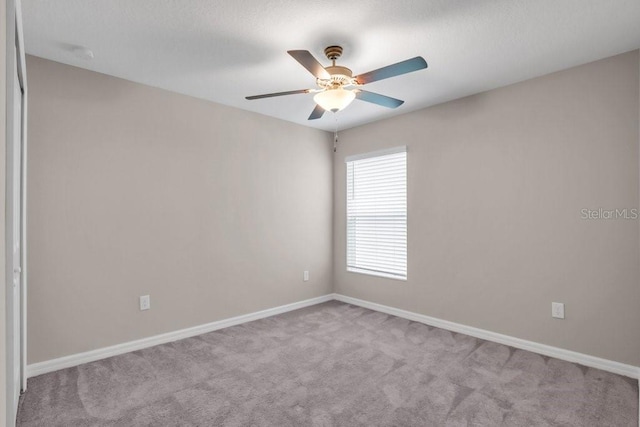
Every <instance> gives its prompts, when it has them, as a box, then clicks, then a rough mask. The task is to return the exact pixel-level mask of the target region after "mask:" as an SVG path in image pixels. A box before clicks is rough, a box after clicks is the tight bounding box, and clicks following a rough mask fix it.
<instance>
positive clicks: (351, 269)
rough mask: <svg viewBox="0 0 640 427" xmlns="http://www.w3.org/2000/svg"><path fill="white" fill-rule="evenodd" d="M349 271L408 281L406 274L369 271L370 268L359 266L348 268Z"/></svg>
mask: <svg viewBox="0 0 640 427" xmlns="http://www.w3.org/2000/svg"><path fill="white" fill-rule="evenodd" d="M347 272H348V273H358V274H366V275H367V276H376V277H383V278H385V279H393V280H399V281H401V282H406V281H407V278H406V276H405V277H402V276H395V275H393V274H388V273H381V272H375V271H369V270H361V269H359V268H347Z"/></svg>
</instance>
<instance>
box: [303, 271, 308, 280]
mask: <svg viewBox="0 0 640 427" xmlns="http://www.w3.org/2000/svg"><path fill="white" fill-rule="evenodd" d="M302 280H304V281H305V282H308V281H309V271H308V270H305V271H304V273H303V275H302Z"/></svg>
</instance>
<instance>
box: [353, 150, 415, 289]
mask: <svg viewBox="0 0 640 427" xmlns="http://www.w3.org/2000/svg"><path fill="white" fill-rule="evenodd" d="M345 161H346V163H347V271H353V272H357V273H365V274H373V275H376V276H384V277H390V278H394V279H401V280H406V279H407V150H406V147H398V148H394V149H390V150H385V151H379V152H375V153H369V154H362V155H357V156H350V157H347V158H346V159H345Z"/></svg>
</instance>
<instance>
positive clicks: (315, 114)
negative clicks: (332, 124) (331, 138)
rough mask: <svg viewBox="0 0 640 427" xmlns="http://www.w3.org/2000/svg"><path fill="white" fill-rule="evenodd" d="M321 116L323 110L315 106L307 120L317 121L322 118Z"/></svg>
mask: <svg viewBox="0 0 640 427" xmlns="http://www.w3.org/2000/svg"><path fill="white" fill-rule="evenodd" d="M323 114H324V108H322V107H321V106H319V105H316V108H314V109H313V111H312V112H311V115H310V116H309V119H308V120H315V119H319V118H320V117H322V115H323Z"/></svg>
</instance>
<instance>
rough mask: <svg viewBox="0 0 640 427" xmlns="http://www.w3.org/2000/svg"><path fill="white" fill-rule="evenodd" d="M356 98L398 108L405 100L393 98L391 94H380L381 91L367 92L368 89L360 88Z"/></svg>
mask: <svg viewBox="0 0 640 427" xmlns="http://www.w3.org/2000/svg"><path fill="white" fill-rule="evenodd" d="M356 98H358V99H359V100H360V101H366V102H371V103H373V104H378V105H382V106H383V107H387V108H398V107H399V106H401V105H402V104H404V101H402V100H400V99H395V98H391V97H390V96H385V95H380V94H379V93H373V92H367V91H366V90H362V89H358V92H357V93H356Z"/></svg>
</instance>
